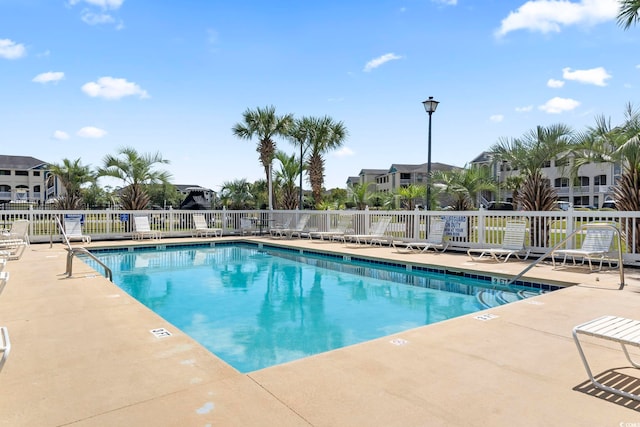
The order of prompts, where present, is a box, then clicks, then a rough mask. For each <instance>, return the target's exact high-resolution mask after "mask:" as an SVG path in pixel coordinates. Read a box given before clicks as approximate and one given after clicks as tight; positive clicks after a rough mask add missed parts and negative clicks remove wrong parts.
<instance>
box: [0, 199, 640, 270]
mask: <svg viewBox="0 0 640 427" xmlns="http://www.w3.org/2000/svg"><path fill="white" fill-rule="evenodd" d="M197 212H198V213H204V215H205V217H206V219H207V221H208V224H209V226H211V227H218V228H222V229H223V232H224V235H242V234H250V233H255V232H259V231H263V232H266V231H268V229H269V228H271V227H274V226H278V225H279V224H284V223H286V222H287V220H288V219H289V218H290V219H291V220H290V222H289V223H290V226H291V227H293V226H294V225H295V224H296V222H297V220H298V219H299V218H300V216H301V215H307V214H308V215H310V218H309V221H308V222H307V227H306V230H307V231H328V230H330V229H332V228H333V227H335V226H336V225H337V224H338V222H339V219H340V217H341V216H343V215H350V216H352V221H351V230H352V231H353V232H354V233H358V234H364V233H367V232H368V230H369V229H370V227H371V224H373V223H375V222H377V221H378V219H379V218H381V217H391V218H392V220H391V225H390V226H389V227H388V228H387V232H386V235H387V236H388V237H389V239H424V238H426V233H427V230H428V224H429V219H430V218H431V217H438V218H443V219H444V220H445V221H446V222H447V231H446V235H447V238H448V239H449V241H450V245H449V248H450V250H466V249H468V248H470V247H485V246H500V244H501V242H502V235H503V233H504V226H505V223H506V221H507V220H509V219H523V220H526V221H527V223H528V225H529V227H528V230H529V232H528V234H527V242H526V243H527V246H528V247H530V248H531V250H532V253H533V254H534V255H535V254H538V255H540V254H543V253H545V252H546V251H547V250H548V249H549V248H551V247H553V246H554V245H555V244H556V243H558V242H560V241H561V240H562V239H564V238H565V237H566V236H568V235H569V234H571V233H572V232H573V231H574V230H576V229H578V228H579V227H580V226H581V225H583V224H586V223H590V222H610V223H614V224H615V225H616V226H617V227H618V228H619V229H620V230H621V232H622V235H623V237H624V242H623V254H624V261H625V264H626V265H634V264H636V265H640V222H639V218H640V212H618V211H573V210H569V211H553V212H523V211H513V212H511V211H484V210H480V211H460V212H455V211H374V210H363V211H353V210H348V211H311V210H305V211H280V210H275V211H268V210H262V211H256V210H247V211H228V210H215V211H214V210H210V211H197ZM193 213H194V211H183V210H162V211H158V210H149V211H121V210H83V211H59V210H36V209H31V210H7V211H0V228H4V229H8V228H10V226H11V223H12V222H13V221H15V220H17V219H28V220H29V221H30V230H29V238H30V240H31V242H34V243H37V242H49V241H53V242H59V241H61V235H60V231H59V230H58V227H57V225H56V221H55V217H56V216H60V217H62V216H64V215H82V223H83V226H82V228H83V233H84V234H88V235H90V236H91V238H92V240H94V241H95V240H127V239H131V237H132V234H133V232H134V229H133V217H134V216H137V215H144V216H147V217H148V218H149V221H150V224H151V227H152V228H153V229H154V230H158V231H160V232H162V234H163V236H165V237H187V236H191V235H192V234H193V231H194V230H193V219H192V218H193ZM580 242H581V235H580V234H578V235H577V237H576V239H574V240H573V241H571V242H568V247H579V246H580Z"/></svg>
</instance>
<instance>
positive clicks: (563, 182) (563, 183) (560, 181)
mask: <svg viewBox="0 0 640 427" xmlns="http://www.w3.org/2000/svg"><path fill="white" fill-rule="evenodd" d="M568 186H569V178H556V179H555V181H554V187H556V188H561V187H568Z"/></svg>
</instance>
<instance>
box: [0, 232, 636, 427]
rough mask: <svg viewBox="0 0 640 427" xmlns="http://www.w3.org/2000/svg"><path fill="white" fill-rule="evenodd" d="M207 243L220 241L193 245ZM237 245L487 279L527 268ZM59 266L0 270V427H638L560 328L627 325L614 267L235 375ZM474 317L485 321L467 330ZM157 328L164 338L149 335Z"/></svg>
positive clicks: (51, 251) (542, 274)
mask: <svg viewBox="0 0 640 427" xmlns="http://www.w3.org/2000/svg"><path fill="white" fill-rule="evenodd" d="M224 239H225V240H226V239H227V238H224ZM192 240H195V239H162V240H161V241H156V242H152V243H161V244H167V243H171V242H173V241H179V242H180V243H185V242H187V241H192ZM209 240H211V241H217V242H219V241H221V239H219V238H218V239H198V240H197V241H198V242H203V241H209ZM251 240H253V241H259V240H262V241H264V242H265V243H267V242H268V243H269V244H286V245H289V246H297V247H305V248H312V249H314V250H328V251H335V252H341V253H355V254H358V255H360V256H366V257H380V258H385V259H388V260H398V261H403V262H404V261H407V262H411V263H426V264H434V265H442V266H446V267H449V268H451V269H456V270H478V271H482V272H484V273H485V274H488V275H514V274H517V273H519V272H520V271H522V270H523V269H524V268H525V266H526V265H527V264H528V263H527V262H522V261H509V262H508V263H506V264H496V263H494V262H491V261H489V262H470V260H469V258H468V257H467V256H466V255H462V254H457V253H444V254H438V255H433V254H430V255H424V254H397V253H394V252H393V249H392V248H388V247H383V248H379V247H376V248H371V247H368V248H350V247H345V245H343V244H337V243H323V244H319V243H317V242H310V241H308V240H295V239H294V240H285V241H279V240H270V239H258V238H251ZM149 243H150V241H149V240H146V241H144V242H132V241H124V242H93V243H91V244H90V245H86V246H87V247H89V248H92V247H93V248H95V247H104V246H123V245H134V244H145V245H148V244H149ZM65 261H66V251H65V250H64V247H63V246H62V245H60V244H54V245H53V247H50V245H49V244H38V245H32V246H31V247H30V248H28V249H27V250H26V251H25V253H24V255H23V256H22V258H21V259H20V260H17V261H9V263H8V264H7V267H6V270H7V271H9V272H10V274H11V276H10V280H9V282H8V283H7V285H6V287H5V289H4V291H3V292H2V294H0V326H7V327H8V330H9V334H10V338H11V343H12V350H11V353H10V355H9V358H8V360H7V362H6V364H5V366H4V368H3V370H2V371H0V426H12V427H13V426H63V425H73V426H402V427H406V426H438V425H447V426H475V425H478V426H513V425H518V426H522V425H568V426H574V425H585V426H586V425H588V426H591V425H600V426H608V425H611V426H619V425H622V424H621V423H637V425H640V402H637V401H633V400H629V399H625V398H621V397H617V396H615V395H611V394H609V393H606V392H600V391H594V390H593V389H592V387H590V385H589V384H588V382H587V380H588V378H587V374H586V372H585V370H584V367H583V365H582V362H581V361H580V358H579V355H578V352H577V350H576V347H575V344H574V343H573V339H572V337H571V330H572V328H573V327H574V326H576V325H578V324H580V323H583V322H585V321H588V320H591V319H593V318H596V317H600V316H602V315H606V314H611V315H616V316H621V317H629V318H635V319H638V318H640V270H637V269H627V270H626V282H627V286H626V287H625V289H624V290H622V291H620V290H618V283H619V281H618V279H619V277H618V272H617V270H609V271H603V272H599V273H589V272H588V269H585V268H579V269H564V270H553V269H552V267H551V266H550V265H546V264H541V265H539V266H537V267H534V268H533V269H532V270H531V271H530V274H528V275H527V277H532V278H533V277H535V278H543V279H547V280H552V281H554V282H568V283H578V284H579V285H577V286H571V287H568V288H566V289H562V290H559V291H555V292H553V293H548V294H544V295H541V296H538V297H535V298H532V299H529V300H523V301H519V302H517V303H513V304H509V305H505V306H501V307H498V308H493V309H490V310H486V311H485V312H481V313H476V314H472V315H467V316H463V317H460V318H456V319H451V320H447V321H444V322H440V323H436V324H433V325H429V326H424V327H420V328H416V329H412V330H409V331H406V332H402V333H398V334H394V335H392V336H387V337H384V338H380V339H377V340H373V341H369V342H366V343H362V344H358V345H354V346H350V347H346V348H343V349H339V350H335V351H331V352H327V353H322V354H319V355H316V356H313V357H309V358H306V359H302V360H298V361H294V362H290V363H287V364H284V365H280V366H275V367H272V368H267V369H263V370H260V371H255V372H252V373H249V374H241V373H239V372H237V371H236V370H234V369H233V368H231V367H230V366H228V365H226V364H225V363H224V362H223V361H221V360H220V359H218V358H217V357H216V356H215V355H213V354H211V353H210V352H208V351H207V350H206V349H204V348H203V347H201V346H200V345H199V344H197V343H196V342H195V341H193V340H192V339H191V338H189V337H188V336H186V335H185V334H183V333H182V332H181V331H179V330H178V329H176V328H175V327H173V325H171V324H169V323H168V322H166V321H164V320H163V319H161V318H160V317H158V316H157V315H155V314H154V313H153V312H151V311H150V310H148V309H147V308H146V307H144V306H142V305H141V304H139V303H138V302H137V301H135V300H134V299H132V298H131V297H129V296H128V295H127V294H126V293H125V292H124V291H122V290H121V289H120V288H118V287H117V286H116V285H114V284H112V283H110V282H109V281H108V280H106V279H105V278H104V277H102V276H101V275H100V274H96V272H95V271H93V270H92V269H91V268H89V267H88V266H86V265H85V264H84V263H82V262H80V261H79V260H76V261H75V262H74V277H72V278H66V277H65V276H64V275H63V272H64V269H65ZM483 313H490V314H493V315H494V316H496V317H494V318H492V319H490V320H486V321H481V320H478V319H476V316H478V314H483ZM363 321H366V319H363ZM156 328H166V329H167V330H168V331H170V332H171V333H172V335H171V336H168V337H164V338H157V337H155V336H154V335H153V334H151V333H150V330H152V329H156ZM585 342H586V345H585V351H586V352H587V357H589V360H590V362H591V366H592V369H593V370H594V374H595V375H596V376H597V377H599V376H602V377H604V376H607V378H609V379H606V380H605V381H607V382H608V383H610V382H614V381H615V382H619V381H633V380H635V381H636V383H635V387H640V385H639V384H640V371H639V370H636V369H628V368H627V366H628V362H627V360H626V359H625V358H624V355H623V353H622V351H621V350H620V347H619V346H618V345H615V344H614V343H610V342H604V341H597V340H593V339H588V338H587V339H585ZM632 355H635V356H636V357H640V351H638V349H635V348H634V349H633V351H632ZM614 370H615V372H617V374H614ZM632 386H633V383H632ZM630 425H633V424H630Z"/></svg>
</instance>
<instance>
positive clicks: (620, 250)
mask: <svg viewBox="0 0 640 427" xmlns="http://www.w3.org/2000/svg"><path fill="white" fill-rule="evenodd" d="M596 227H597V228H603V227H607V228H611V229H613V230H614V231H615V233H616V236H617V237H618V269H619V270H620V289H622V288H624V266H623V265H622V236H621V234H620V230H618V228H617V227H616V226H615V225H613V224H606V223H592V224H585V225H583V226H581V227H580V228H578V229H577V230H575V231H574V232H573V233H571V234H569V235H568V236H567V237H565V238H564V239H562V240H561V241H560V243H557V244H556V245H555V246H554V247H553V248H551V249H550V250H548V251H547V252H546V253H545V254H544V255H542V256H541V257H540V258H538V259H537V260H535V261H534V262H532V263H531V264H529V265H528V266H527V267H526V268H525V269H524V270H522V271H521V272H520V274H518V275H517V276H515V277H514V278H513V279H511V280H509V281H508V282H507V285H512V284H514V283H515V282H516V280H518V279H520V278H521V277H522V276H524V274H525V273H526V272H527V271H529V270H531V269H532V268H533V267H535V266H536V265H537V264H538V263H539V262H540V261H542V260H543V259H545V258H546V257H547V256H549V255H550V254H551V253H553V251H555V250H556V249H558V248H559V247H560V246H562V245H563V244H565V243H566V242H567V241H568V240H569V239H571V238H572V237H573V236H575V235H576V234H578V233H581V232H582V231H583V230H586V229H587V228H596Z"/></svg>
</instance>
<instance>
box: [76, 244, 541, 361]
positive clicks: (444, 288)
mask: <svg viewBox="0 0 640 427" xmlns="http://www.w3.org/2000/svg"><path fill="white" fill-rule="evenodd" d="M94 255H96V256H97V257H98V258H99V259H100V260H101V261H102V262H104V263H105V264H106V265H107V266H109V268H111V270H112V271H113V280H114V282H115V283H116V284H117V285H118V286H120V287H121V288H122V289H123V290H125V291H126V292H127V293H129V294H130V295H131V296H133V297H134V298H136V299H137V300H138V301H140V302H141V303H143V304H144V305H146V306H147V307H149V308H151V309H152V310H153V311H155V312H156V313H158V314H159V315H160V316H162V317H163V318H164V319H166V320H167V321H169V322H171V323H172V324H173V325H175V326H176V327H178V328H180V329H181V330H182V331H184V332H185V333H187V334H188V335H190V336H191V337H192V338H194V339H195V340H197V341H198V342H200V343H201V344H202V345H203V346H205V347H206V348H207V349H209V350H210V351H211V352H213V353H215V354H216V355H217V356H218V357H220V358H222V359H223V360H225V361H226V362H227V363H229V364H230V365H232V366H233V367H235V368H236V369H237V370H239V371H241V372H250V371H254V370H257V369H262V368H265V367H269V366H273V365H277V364H280V363H284V362H288V361H291V360H295V359H299V358H303V357H307V356H309V355H313V354H317V353H321V352H325V351H329V350H333V349H337V348H340V347H345V346H348V345H352V344H356V343H360V342H363V341H367V340H371V339H374V338H379V337H382V336H385V335H389V334H393V333H396V332H401V331H405V330H408V329H411V328H415V327H418V326H423V325H427V324H431V323H435V322H439V321H442V320H445V319H450V318H453V317H456V316H460V315H464V314H468V313H473V312H475V311H478V310H483V309H486V308H489V307H492V306H495V305H499V304H504V303H507V302H510V301H515V300H518V299H522V298H524V297H527V296H532V295H536V294H539V293H540V292H543V291H542V290H540V289H533V288H529V287H510V288H509V289H506V288H503V287H499V286H496V285H491V282H487V281H486V280H478V279H473V278H468V277H460V276H456V275H443V274H437V273H431V272H424V271H419V272H417V271H407V269H406V268H404V269H403V268H399V267H397V266H384V265H375V264H371V263H370V262H364V261H356V260H350V261H344V260H341V259H338V258H335V257H329V256H322V255H320V254H303V255H301V254H299V253H298V251H286V250H281V249H271V248H270V249H268V250H267V249H259V248H258V247H257V246H250V245H220V244H218V245H216V246H214V247H206V246H204V247H181V248H174V249H172V248H171V247H167V248H165V249H163V250H156V249H155V248H153V249H143V250H140V249H139V248H138V249H136V250H135V251H133V252H131V251H127V250H121V251H113V250H109V251H105V252H100V251H98V252H94ZM87 262H89V260H87ZM96 268H97V269H99V267H96Z"/></svg>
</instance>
